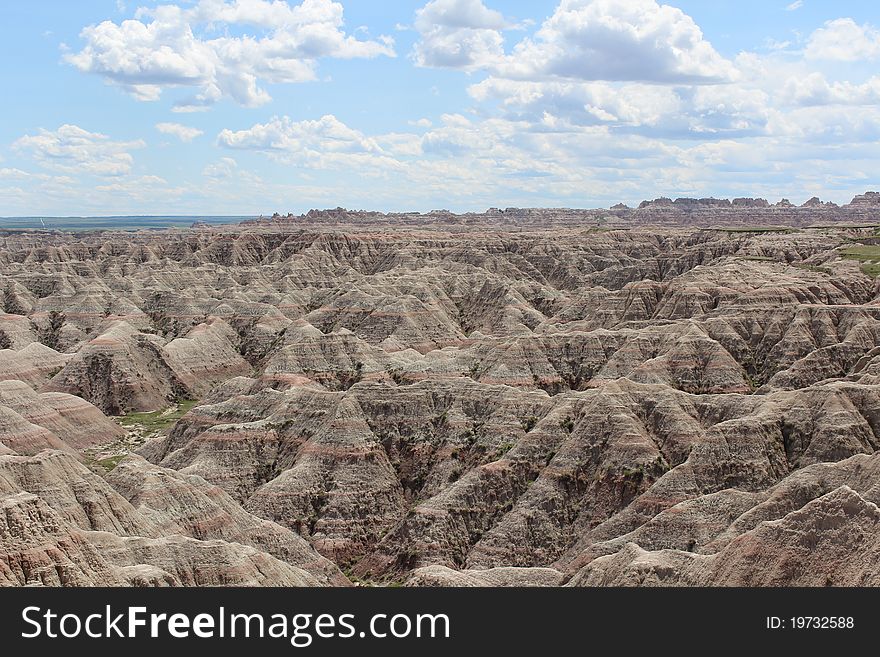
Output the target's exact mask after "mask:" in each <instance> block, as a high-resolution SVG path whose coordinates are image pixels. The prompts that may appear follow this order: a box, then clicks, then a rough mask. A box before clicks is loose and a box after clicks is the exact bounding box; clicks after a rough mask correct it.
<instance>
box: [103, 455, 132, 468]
mask: <svg viewBox="0 0 880 657" xmlns="http://www.w3.org/2000/svg"><path fill="white" fill-rule="evenodd" d="M126 456H128V454H117V455H116V456H111V457H109V458H106V459H101V460H100V461H97V463H98V465H100V466H101V467H102V468H104V469H105V470H106V471H107V472H110V470H112V469H113V468H115V467H116V466H117V465H119V462H120V461H121V460H122V459H124V458H125V457H126Z"/></svg>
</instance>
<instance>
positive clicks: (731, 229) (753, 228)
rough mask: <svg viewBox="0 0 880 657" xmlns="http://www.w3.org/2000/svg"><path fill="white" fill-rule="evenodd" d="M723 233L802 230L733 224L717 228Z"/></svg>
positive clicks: (797, 230)
mask: <svg viewBox="0 0 880 657" xmlns="http://www.w3.org/2000/svg"><path fill="white" fill-rule="evenodd" d="M714 230H718V231H721V232H722V233H799V232H800V230H799V229H797V228H792V227H791V226H731V227H729V228H715V229H714Z"/></svg>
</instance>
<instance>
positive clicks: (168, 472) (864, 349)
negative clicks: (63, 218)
mask: <svg viewBox="0 0 880 657" xmlns="http://www.w3.org/2000/svg"><path fill="white" fill-rule="evenodd" d="M738 201H739V202H734V203H733V205H730V204H728V206H723V207H720V208H716V207H715V206H713V205H712V204H710V203H708V202H702V204H701V202H699V201H695V202H694V203H691V204H690V205H688V204H687V203H679V202H678V201H676V202H672V201H669V203H666V202H665V200H662V199H661V200H660V201H655V202H652V203H649V204H647V205H644V204H643V205H644V207H642V208H639V209H634V210H630V209H621V208H618V209H616V210H611V211H605V212H604V213H603V212H599V211H592V212H594V213H595V214H594V215H589V216H587V215H583V216H582V215H572V214H571V213H572V212H575V211H540V212H539V211H494V212H490V213H487V214H485V215H451V214H449V213H439V214H433V215H393V216H391V215H380V214H376V213H348V212H346V211H342V210H340V211H331V212H325V213H310V214H309V215H304V216H302V217H289V218H287V217H277V216H276V217H275V218H273V219H266V220H262V221H257V222H251V223H250V224H246V225H242V226H240V227H222V228H217V227H198V228H194V229H192V230H168V231H141V232H136V233H123V232H84V233H60V232H53V233H36V232H14V233H13V232H9V233H6V234H2V235H0V292H2V294H0V311H2V312H0V349H2V350H0V504H2V507H3V509H4V513H3V514H0V583H2V584H8V585H25V584H35V583H36V584H40V583H42V584H48V585H58V584H65V585H95V584H113V585H117V584H118V585H122V584H138V585H153V584H157V585H158V584H173V585H199V584H224V585H260V584H271V585H348V584H350V583H365V582H366V583H377V584H391V583H402V582H403V583H408V584H411V585H497V586H505V585H523V584H530V585H560V584H568V585H620V584H626V585H663V584H673V585H681V584H685V585H731V584H736V585H827V584H833V585H864V584H875V585H876V584H880V579H878V573H880V510H878V506H877V505H878V504H880V484H878V482H880V455H876V454H875V452H876V451H877V450H878V448H880V282H878V280H877V279H876V278H875V277H876V275H877V274H878V272H880V266H878V263H880V246H878V243H880V235H878V231H877V228H876V227H872V226H870V225H867V224H870V223H871V222H872V221H873V222H876V221H877V218H876V217H877V214H878V213H877V208H876V199H874V198H873V197H872V196H870V195H866V196H865V197H864V201H859V200H858V199H856V202H854V203H853V204H851V205H849V206H844V208H836V207H829V206H823V205H816V204H813V205H812V206H808V207H805V208H788V207H786V206H766V207H765V205H762V204H761V203H760V202H758V201H755V200H754V199H739V200H738ZM746 201H748V203H746ZM676 203H678V205H677V206H676ZM693 207H697V208H698V210H694V209H693ZM670 208H671V209H670ZM688 208H690V209H688ZM542 212H543V214H541V213H542ZM652 217H653V218H652ZM731 217H733V219H731ZM734 219H736V220H737V221H734ZM693 224H699V225H693ZM701 226H702V227H701Z"/></svg>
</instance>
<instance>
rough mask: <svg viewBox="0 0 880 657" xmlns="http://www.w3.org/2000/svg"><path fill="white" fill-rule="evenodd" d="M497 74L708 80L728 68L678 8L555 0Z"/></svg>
mask: <svg viewBox="0 0 880 657" xmlns="http://www.w3.org/2000/svg"><path fill="white" fill-rule="evenodd" d="M497 74H498V75H500V76H502V77H509V78H518V79H527V80H536V79H547V78H568V79H577V80H606V81H637V82H651V83H665V84H713V83H719V82H726V81H730V80H731V79H733V78H735V77H736V70H735V68H734V66H733V65H732V64H731V63H730V62H729V61H727V60H726V59H724V58H723V57H722V56H721V55H719V54H718V52H716V51H715V49H714V48H713V47H712V45H711V44H710V43H709V42H708V41H707V40H706V39H705V38H704V37H703V33H702V31H701V30H700V28H699V27H698V26H697V24H696V23H695V22H694V20H693V19H692V18H691V17H690V16H688V15H687V14H685V13H684V12H682V11H681V10H680V9H676V8H675V7H670V6H668V5H659V4H657V2H655V1H654V0H627V1H625V2H624V1H622V0H562V1H561V2H560V4H559V6H558V7H557V9H556V11H555V12H554V13H553V15H552V16H551V17H550V18H548V19H547V20H546V21H544V23H543V25H542V26H541V28H540V29H539V30H538V32H537V33H536V35H535V38H534V39H530V38H527V39H524V40H523V41H522V42H520V43H519V44H517V46H516V47H515V48H514V50H513V53H512V54H511V55H510V56H509V57H507V58H505V61H504V63H503V65H501V66H500V67H499V70H498V71H497Z"/></svg>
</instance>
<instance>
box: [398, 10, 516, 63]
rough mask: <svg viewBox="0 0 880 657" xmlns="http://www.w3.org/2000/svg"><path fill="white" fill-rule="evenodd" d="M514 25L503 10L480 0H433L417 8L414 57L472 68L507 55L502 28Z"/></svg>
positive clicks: (420, 61)
mask: <svg viewBox="0 0 880 657" xmlns="http://www.w3.org/2000/svg"><path fill="white" fill-rule="evenodd" d="M508 27H511V26H510V25H509V24H508V23H507V21H506V20H505V19H504V17H503V16H502V15H501V13H499V12H497V11H495V10H493V9H489V8H488V7H486V6H485V5H484V4H483V3H482V2H481V0H432V1H431V2H429V3H428V4H426V5H425V6H424V7H422V8H421V9H419V10H418V11H416V20H415V28H416V30H417V31H418V33H419V37H420V38H419V41H418V42H417V43H416V44H415V46H414V49H413V59H414V60H415V62H416V64H418V65H419V66H433V67H438V68H458V69H462V70H473V69H477V68H485V67H488V66H491V65H492V64H493V63H495V62H497V61H498V60H499V59H500V58H502V57H503V56H504V38H503V36H502V34H501V31H502V30H504V29H506V28H508Z"/></svg>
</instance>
